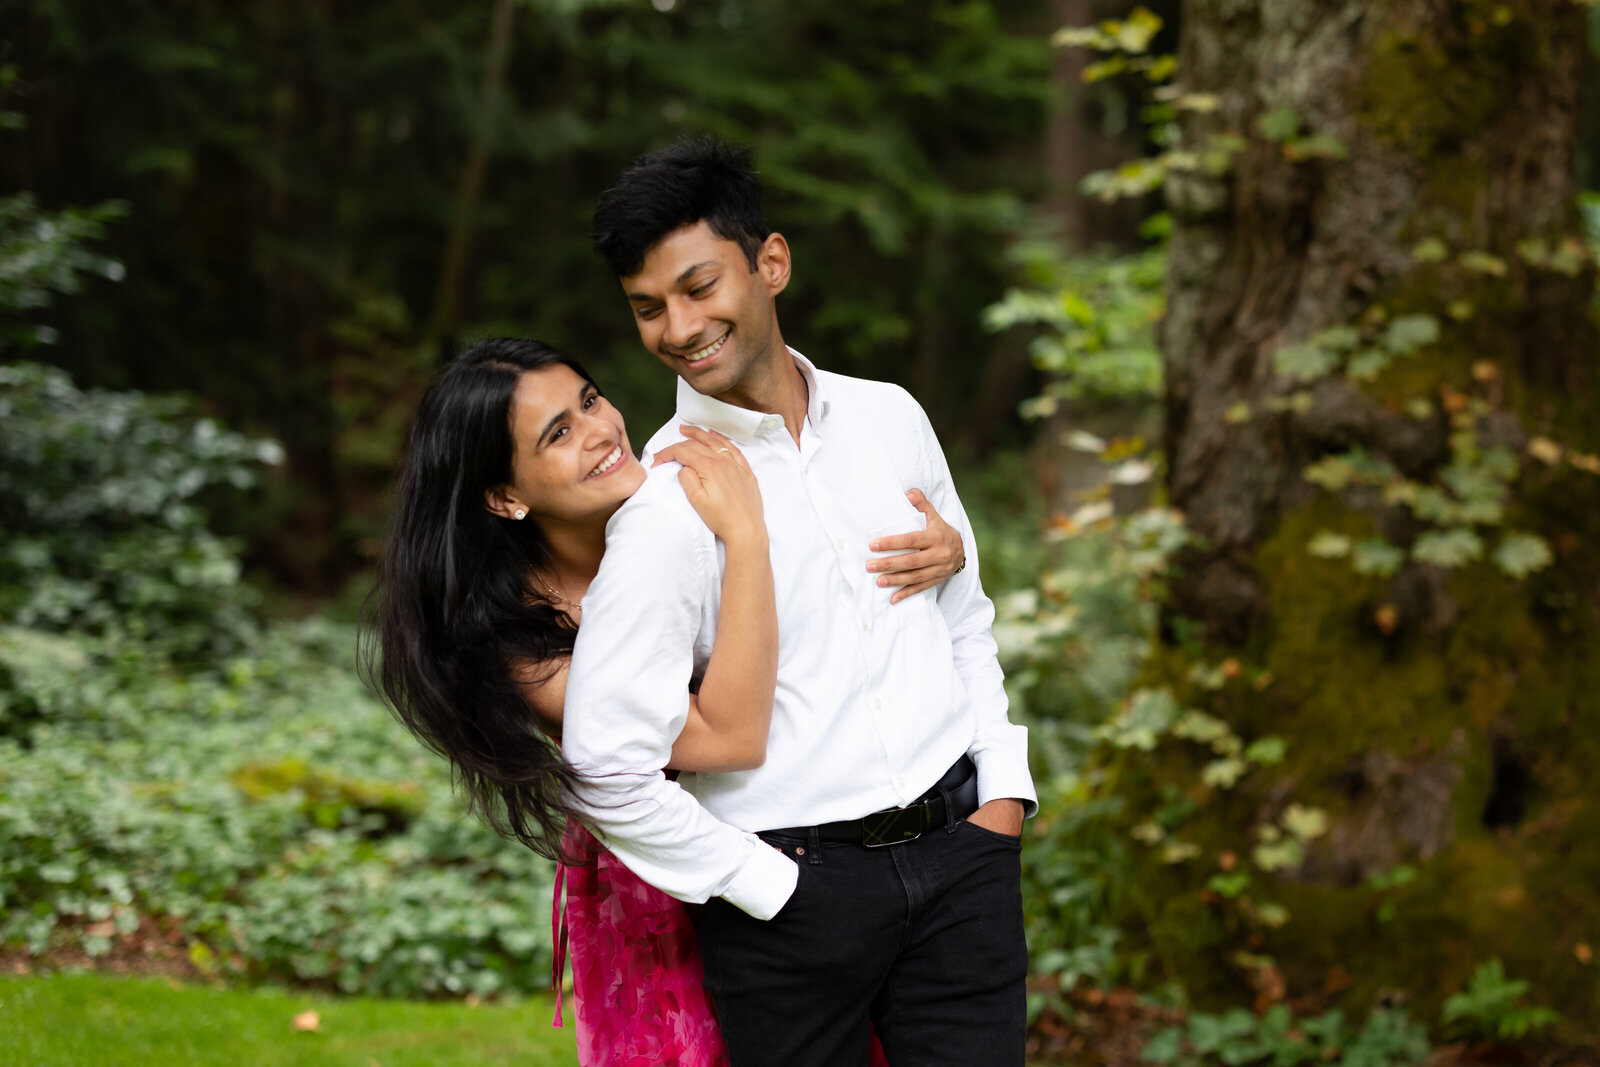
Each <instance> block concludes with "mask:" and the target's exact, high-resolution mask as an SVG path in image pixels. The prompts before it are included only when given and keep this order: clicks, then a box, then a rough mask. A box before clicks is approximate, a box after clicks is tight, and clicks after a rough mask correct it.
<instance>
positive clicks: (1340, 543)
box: [1306, 530, 1350, 559]
mask: <svg viewBox="0 0 1600 1067" xmlns="http://www.w3.org/2000/svg"><path fill="white" fill-rule="evenodd" d="M1306 551H1307V552H1309V553H1311V554H1312V555H1313V556H1316V557H1317V558H1318V559H1343V558H1344V557H1345V556H1348V555H1349V554H1350V538H1348V537H1346V536H1345V535H1344V534H1341V533H1334V532H1333V531H1332V530H1319V531H1318V532H1317V535H1316V536H1315V537H1313V538H1312V539H1311V543H1310V544H1308V545H1306Z"/></svg>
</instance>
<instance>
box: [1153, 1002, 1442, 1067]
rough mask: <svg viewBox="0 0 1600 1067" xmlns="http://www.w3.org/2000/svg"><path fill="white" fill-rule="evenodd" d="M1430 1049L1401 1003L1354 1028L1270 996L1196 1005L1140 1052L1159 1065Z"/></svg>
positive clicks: (1351, 1063) (1335, 1059) (1296, 1064)
mask: <svg viewBox="0 0 1600 1067" xmlns="http://www.w3.org/2000/svg"><path fill="white" fill-rule="evenodd" d="M1427 1053H1428V1037H1427V1031H1426V1030H1425V1029H1424V1028H1423V1026H1422V1025H1421V1024H1420V1023H1416V1022H1413V1021H1412V1020H1411V1019H1409V1018H1407V1017H1406V1014H1405V1012H1403V1011H1394V1010H1388V1009H1378V1010H1376V1011H1374V1012H1372V1014H1371V1015H1369V1016H1368V1017H1367V1020H1366V1022H1365V1023H1364V1024H1363V1025H1362V1026H1361V1027H1360V1028H1359V1029H1358V1028H1356V1027H1355V1026H1352V1025H1351V1024H1349V1023H1348V1022H1346V1021H1345V1017H1344V1013H1343V1012H1340V1011H1330V1012H1327V1013H1326V1014H1323V1015H1319V1016H1315V1017H1311V1018H1296V1017H1295V1016H1294V1015H1293V1014H1292V1013H1291V1012H1290V1010H1289V1008H1288V1007H1286V1006H1285V1005H1282V1004H1275V1005H1273V1006H1272V1007H1270V1008H1268V1009H1267V1010H1266V1011H1265V1012H1264V1013H1262V1014H1261V1015H1256V1014H1254V1013H1252V1012H1249V1011H1246V1010H1245V1009H1243V1008H1235V1009H1233V1010H1232V1011H1229V1012H1225V1013H1223V1014H1221V1015H1210V1014H1206V1013H1204V1012H1196V1013H1194V1014H1192V1015H1190V1016H1189V1018H1188V1020H1187V1021H1186V1022H1185V1024H1184V1025H1182V1026H1175V1027H1170V1028H1168V1029H1166V1030H1163V1031H1161V1032H1159V1033H1157V1034H1156V1035H1155V1036H1153V1037H1151V1038H1150V1040H1148V1041H1147V1042H1145V1046H1144V1049H1143V1051H1142V1053H1141V1058H1142V1059H1143V1060H1144V1062H1145V1063H1151V1064H1159V1065H1162V1067H1166V1065H1171V1067H1205V1065H1213V1064H1223V1065H1226V1067H1254V1065H1262V1067H1267V1065H1270V1067H1300V1065H1303V1064H1319V1063H1329V1064H1342V1065H1344V1067H1404V1065H1412V1064H1419V1063H1421V1062H1422V1060H1423V1058H1424V1057H1425V1056H1426V1055H1427Z"/></svg>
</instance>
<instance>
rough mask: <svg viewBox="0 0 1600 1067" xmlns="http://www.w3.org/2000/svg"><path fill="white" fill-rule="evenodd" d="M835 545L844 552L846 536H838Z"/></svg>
mask: <svg viewBox="0 0 1600 1067" xmlns="http://www.w3.org/2000/svg"><path fill="white" fill-rule="evenodd" d="M833 547H834V548H837V549H838V550H839V551H840V552H843V551H844V538H842V537H840V538H837V539H836V540H835V541H834V542H833Z"/></svg>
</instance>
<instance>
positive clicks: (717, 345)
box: [681, 330, 733, 363]
mask: <svg viewBox="0 0 1600 1067" xmlns="http://www.w3.org/2000/svg"><path fill="white" fill-rule="evenodd" d="M731 333H733V331H732V330H729V331H728V332H727V333H725V334H723V335H722V336H721V337H719V338H717V339H716V340H715V341H712V342H711V343H710V344H708V345H706V346H705V347H704V348H701V349H697V350H696V351H694V352H690V353H688V354H687V355H685V356H683V357H681V358H683V359H685V360H687V361H688V362H690V363H698V362H700V361H701V360H702V359H706V358H708V357H710V356H714V355H716V354H717V353H718V352H720V351H721V350H722V346H723V345H724V344H726V343H727V340H728V335H729V334H731Z"/></svg>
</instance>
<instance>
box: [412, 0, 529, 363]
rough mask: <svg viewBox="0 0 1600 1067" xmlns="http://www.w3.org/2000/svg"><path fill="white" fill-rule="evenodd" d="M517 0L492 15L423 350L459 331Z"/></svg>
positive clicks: (501, 3) (499, 3)
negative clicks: (464, 284)
mask: <svg viewBox="0 0 1600 1067" xmlns="http://www.w3.org/2000/svg"><path fill="white" fill-rule="evenodd" d="M516 6H517V5H516V0H495V5H494V12H493V14H492V15H491V16H490V19H489V36H488V38H487V40H486V41H485V42H484V46H483V79H482V81H481V83H480V84H479V86H478V114H477V115H476V116H475V118H474V121H471V122H470V123H469V127H470V128H471V130H472V140H471V143H470V144H469V145H468V146H467V156H466V159H465V160H463V161H462V164H461V181H460V184H459V186H458V187H457V189H456V203H455V211H454V215H453V217H452V220H451V223H450V233H449V234H448V236H447V237H446V238H445V245H444V255H443V257H442V258H441V260H440V264H439V281H438V283H437V285H436V286H435V287H434V299H433V314H432V316H431V317H430V319H429V324H428V333H427V337H426V339H425V340H424V342H423V346H424V348H427V349H432V348H434V347H436V346H437V345H438V344H439V343H440V342H441V341H443V340H444V338H446V337H447V336H448V335H449V334H450V333H451V331H453V330H454V329H455V326H456V319H457V310H458V306H459V304H460V299H461V279H462V275H463V274H465V272H466V268H467V252H468V250H469V249H470V247H471V244H472V231H473V228H474V226H475V223H476V219H475V218H474V215H475V213H476V212H477V209H478V199H479V197H480V195H481V193H482V191H483V176H484V172H485V171H486V170H488V167H489V149H490V145H491V143H492V142H493V139H494V129H495V123H496V122H497V121H498V119H499V113H500V100H501V98H502V97H503V96H504V95H505V82H506V65H507V63H509V62H510V58H511V28H512V23H513V21H514V18H515V15H516Z"/></svg>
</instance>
